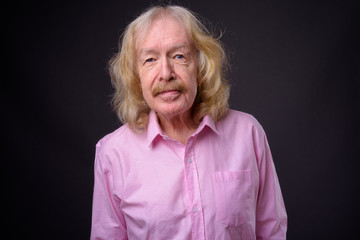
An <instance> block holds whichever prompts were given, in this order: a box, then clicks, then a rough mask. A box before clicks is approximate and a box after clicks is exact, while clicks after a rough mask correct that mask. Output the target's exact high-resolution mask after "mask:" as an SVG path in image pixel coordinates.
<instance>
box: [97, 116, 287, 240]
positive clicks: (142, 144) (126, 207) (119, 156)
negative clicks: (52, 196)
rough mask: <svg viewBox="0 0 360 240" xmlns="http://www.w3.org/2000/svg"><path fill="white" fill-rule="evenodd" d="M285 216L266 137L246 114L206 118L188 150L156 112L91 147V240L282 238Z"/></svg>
mask: <svg viewBox="0 0 360 240" xmlns="http://www.w3.org/2000/svg"><path fill="white" fill-rule="evenodd" d="M286 230H287V215H286V210H285V206H284V202H283V198H282V194H281V190H280V185H279V182H278V178H277V175H276V171H275V167H274V163H273V160H272V157H271V153H270V149H269V145H268V142H267V139H266V135H265V133H264V131H263V129H262V127H261V126H260V124H259V123H258V122H257V121H256V119H254V118H253V117H252V116H251V115H249V114H246V113H243V112H239V111H234V110H229V112H228V114H227V115H226V117H225V118H224V119H222V120H220V121H219V122H217V123H214V121H213V120H212V119H211V118H210V117H208V116H206V117H205V118H204V119H203V121H202V122H201V124H200V126H199V127H198V129H197V131H196V132H195V133H194V134H193V135H192V136H191V137H190V138H189V139H188V141H187V143H186V145H185V146H184V145H183V144H181V143H179V142H177V141H175V140H172V139H170V138H169V137H167V136H166V135H165V134H164V133H163V132H162V131H161V128H160V127H159V124H158V122H157V117H156V114H155V113H154V112H151V114H150V121H149V126H148V130H147V131H146V132H145V133H142V134H134V133H133V132H132V131H131V130H130V129H129V128H128V127H127V125H124V126H122V127H120V128H119V129H117V130H116V131H114V132H113V133H111V134H109V135H107V136H105V137H104V138H103V139H101V140H100V141H99V143H98V144H97V145H96V158H95V183H94V196H93V212H92V228H91V239H104V240H105V239H106V240H111V239H141V240H144V239H156V240H160V239H167V240H168V239H193V240H201V239H211V240H213V239H221V240H224V239H243V240H252V239H274V240H275V239H276V240H280V239H286Z"/></svg>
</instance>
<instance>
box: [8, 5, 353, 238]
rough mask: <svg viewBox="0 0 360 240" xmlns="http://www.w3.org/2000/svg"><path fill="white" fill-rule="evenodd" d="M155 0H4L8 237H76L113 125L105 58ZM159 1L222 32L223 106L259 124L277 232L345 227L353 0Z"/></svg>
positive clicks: (348, 216) (87, 218) (346, 232)
mask: <svg viewBox="0 0 360 240" xmlns="http://www.w3.org/2000/svg"><path fill="white" fill-rule="evenodd" d="M154 3H156V1H143V0H132V1H120V0H118V1H84V2H79V1H69V2H66V1H28V2H22V3H20V2H19V3H18V2H16V3H11V5H10V6H7V7H6V9H3V10H4V11H5V12H7V11H8V12H9V14H8V15H7V17H6V19H4V23H5V25H7V27H6V30H8V33H6V34H5V35H4V38H6V39H5V40H6V42H7V41H9V45H8V44H6V45H3V48H4V50H5V51H6V53H10V54H9V55H8V54H6V59H3V60H4V61H5V62H6V67H5V71H6V73H7V74H6V75H4V76H3V96H4V100H5V101H4V102H5V104H4V110H5V111H3V114H2V119H3V120H4V121H3V125H2V129H3V130H2V132H3V133H2V142H3V145H4V150H5V155H4V156H5V157H4V160H5V164H4V165H3V174H2V176H3V183H4V189H5V194H2V196H3V197H2V198H3V199H5V201H6V204H5V205H4V207H5V208H4V211H5V212H6V215H5V227H4V228H5V230H6V232H8V233H9V234H10V235H9V236H10V239H62V240H63V239H89V236H90V224H91V205H92V190H93V164H94V157H95V144H96V143H97V141H98V140H99V139H100V138H102V137H103V136H105V135H106V134H108V133H110V132H112V131H114V130H115V129H116V128H118V127H119V126H121V123H120V122H119V120H118V119H117V117H116V115H115V114H114V113H113V111H112V108H111V104H110V102H111V95H112V92H113V89H112V86H111V83H110V77H109V74H108V69H107V68H108V65H107V64H108V61H109V60H110V58H111V57H112V56H113V54H114V53H115V52H117V48H118V39H119V37H120V36H121V33H122V32H123V30H124V28H125V27H126V25H127V24H128V23H129V22H130V21H131V20H133V19H134V18H135V16H137V15H138V14H139V13H140V12H141V11H142V10H144V9H145V8H147V7H149V6H150V5H151V4H154ZM172 3H173V4H180V5H182V6H184V7H188V8H190V9H191V10H193V11H194V12H196V13H198V14H199V15H200V16H202V17H203V19H204V21H205V22H206V26H207V27H208V28H209V29H210V30H211V31H213V33H214V36H220V35H221V40H222V42H223V43H224V46H225V48H226V52H227V54H228V57H229V61H230V64H231V69H230V72H229V74H228V79H229V81H230V83H231V86H232V88H231V101H230V106H231V108H233V109H236V110H240V111H244V112H247V113H250V114H252V115H254V116H255V117H256V118H257V119H258V120H259V122H260V123H261V124H262V126H263V127H264V129H265V131H266V134H267V137H268V140H269V143H270V147H271V150H272V154H273V158H274V163H275V166H276V169H277V173H278V176H279V180H280V185H281V188H282V192H283V196H284V201H285V205H286V209H287V213H288V221H289V223H288V239H289V240H304V239H306V240H308V239H315V240H318V239H327V240H330V239H336V240H338V239H351V236H353V235H354V234H355V236H356V232H355V230H356V227H357V226H358V223H359V221H358V218H357V213H358V210H359V208H358V205H359V204H358V202H359V198H358V197H357V196H358V193H359V180H358V178H357V176H358V175H359V173H358V169H359V156H358V155H357V152H358V149H359V140H358V139H359V137H358V134H359V132H358V131H357V130H358V121H356V116H357V112H358V111H359V109H360V108H359V104H358V102H359V101H358V89H359V88H358V86H359V80H360V79H359V43H360V39H359V25H358V24H357V23H358V22H359V8H358V7H357V5H356V2H355V1H353V2H350V1H308V2H307V1H242V0H240V1H225V0H223V1H213V0H208V1H190V0H184V1H172ZM8 36H10V38H8Z"/></svg>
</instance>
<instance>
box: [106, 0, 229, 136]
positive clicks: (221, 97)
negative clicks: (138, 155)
mask: <svg viewBox="0 0 360 240" xmlns="http://www.w3.org/2000/svg"><path fill="white" fill-rule="evenodd" d="M165 15H166V16H169V15H170V16H173V17H175V18H177V19H178V20H179V21H180V22H181V23H183V24H184V26H185V28H186V29H187V31H188V35H189V37H190V39H191V40H192V43H193V45H194V46H195V49H196V51H197V56H198V71H197V73H198V76H197V77H198V80H199V83H200V84H199V85H198V92H197V96H196V99H195V101H194V105H193V108H192V111H193V118H194V121H195V122H196V123H199V122H200V121H201V120H202V118H203V117H204V116H205V115H208V114H209V115H210V116H211V117H212V118H213V119H214V121H218V120H220V119H221V118H222V117H224V115H225V114H226V112H227V110H228V99H229V96H230V86H229V84H228V82H227V81H226V79H225V76H224V75H225V72H226V69H227V67H228V64H227V59H226V54H225V51H224V48H223V46H222V44H221V42H220V41H219V38H215V37H213V36H212V35H211V33H210V32H209V31H208V30H207V29H206V27H205V26H204V25H203V24H202V23H201V22H200V20H199V18H197V17H196V15H195V14H194V13H192V12H191V11H190V10H188V9H186V8H184V7H180V6H172V5H168V6H154V7H151V8H149V9H147V10H146V11H145V12H143V13H142V14H141V15H140V16H139V17H137V18H136V19H135V20H134V21H132V22H131V23H130V24H129V25H128V26H127V28H126V29H125V31H124V33H123V35H122V39H121V41H120V44H119V52H118V53H116V54H115V56H114V57H113V58H112V59H111V60H110V62H109V71H110V76H111V81H112V84H113V87H114V89H115V93H114V95H113V99H112V103H113V107H114V110H115V112H116V113H117V115H118V117H119V119H120V120H121V122H122V123H123V124H126V123H127V124H128V125H129V127H130V128H131V129H132V130H133V131H135V132H142V131H144V130H146V127H147V123H148V118H149V113H150V110H151V109H150V107H149V106H148V105H147V103H146V102H145V100H144V98H143V95H142V91H141V85H140V79H139V77H138V73H137V68H136V57H137V55H136V49H135V48H136V41H137V38H138V36H139V34H140V33H142V32H143V31H144V30H146V29H147V28H148V27H149V25H150V24H151V23H152V21H153V20H154V19H155V18H156V17H159V16H165Z"/></svg>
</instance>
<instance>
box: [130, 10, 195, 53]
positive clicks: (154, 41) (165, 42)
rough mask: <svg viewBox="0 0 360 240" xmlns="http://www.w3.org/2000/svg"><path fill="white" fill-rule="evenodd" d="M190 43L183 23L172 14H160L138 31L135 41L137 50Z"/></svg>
mask: <svg viewBox="0 0 360 240" xmlns="http://www.w3.org/2000/svg"><path fill="white" fill-rule="evenodd" d="M173 45H190V38H189V37H188V33H187V30H186V28H185V26H184V24H183V23H182V22H181V21H180V20H178V19H176V18H175V17H172V16H161V17H157V18H155V19H154V20H152V21H151V23H150V24H149V26H148V27H147V28H146V29H145V30H143V31H142V32H140V33H139V35H138V37H137V42H136V49H137V52H138V53H139V52H141V51H142V50H144V49H156V48H166V47H173Z"/></svg>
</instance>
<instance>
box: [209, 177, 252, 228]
mask: <svg viewBox="0 0 360 240" xmlns="http://www.w3.org/2000/svg"><path fill="white" fill-rule="evenodd" d="M213 180H214V192H215V202H216V220H217V221H219V222H221V223H224V224H226V225H230V226H239V225H241V224H243V223H245V222H248V221H249V220H250V206H251V187H252V186H251V185H252V184H251V172H250V170H242V171H236V172H214V173H213Z"/></svg>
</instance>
